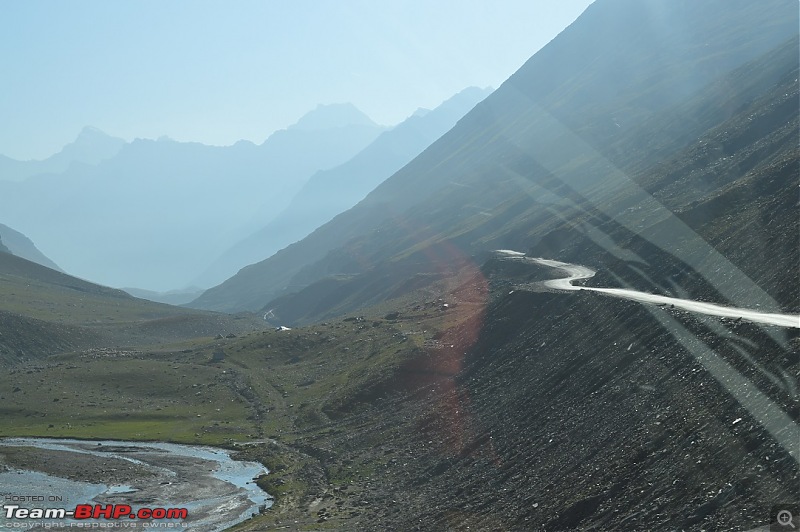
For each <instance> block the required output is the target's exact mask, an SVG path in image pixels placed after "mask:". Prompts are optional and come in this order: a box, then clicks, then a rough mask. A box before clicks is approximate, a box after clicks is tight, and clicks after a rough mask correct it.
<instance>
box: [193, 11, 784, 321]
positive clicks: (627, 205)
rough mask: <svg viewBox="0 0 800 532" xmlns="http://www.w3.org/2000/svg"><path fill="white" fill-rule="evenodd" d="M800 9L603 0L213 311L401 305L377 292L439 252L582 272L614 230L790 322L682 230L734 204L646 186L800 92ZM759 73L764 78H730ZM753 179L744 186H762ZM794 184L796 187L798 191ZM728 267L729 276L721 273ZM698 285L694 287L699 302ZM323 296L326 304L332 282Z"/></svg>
mask: <svg viewBox="0 0 800 532" xmlns="http://www.w3.org/2000/svg"><path fill="white" fill-rule="evenodd" d="M796 11H797V10H796V6H794V5H793V4H791V3H790V2H768V3H766V4H764V5H759V6H754V5H752V4H748V3H746V2H735V3H728V2H707V3H702V4H698V3H695V2H678V3H671V2H658V1H653V2H633V1H621V0H620V1H608V2H597V3H595V4H593V5H592V6H591V7H590V8H589V9H588V10H587V12H586V13H585V14H584V15H582V16H581V17H580V18H579V19H578V20H577V21H576V22H575V23H574V24H573V25H572V26H570V27H569V28H568V29H567V30H565V31H564V32H562V34H561V35H559V36H558V38H556V39H555V40H554V41H553V42H551V43H550V44H549V45H548V46H546V47H545V48H544V49H542V50H541V51H540V52H539V53H537V54H536V55H535V56H534V57H533V58H531V59H530V60H529V61H528V62H527V63H526V64H525V65H524V66H523V67H522V68H521V69H520V70H519V71H518V72H517V73H516V74H515V75H514V76H512V77H511V78H510V79H509V80H508V81H507V82H506V83H505V84H503V86H502V87H500V88H499V89H498V90H497V91H495V93H494V94H492V95H491V96H490V97H489V98H487V99H486V100H485V101H484V102H482V103H481V104H479V105H478V106H477V107H476V108H475V109H474V110H473V111H472V112H470V113H469V114H468V115H467V116H466V117H465V118H464V119H462V120H461V121H460V122H459V123H458V125H457V126H456V127H454V128H453V129H452V130H451V131H450V132H449V133H448V134H447V135H445V136H444V137H442V138H441V139H440V140H439V141H437V142H436V143H434V145H433V146H431V148H429V149H428V150H426V151H425V152H424V153H423V154H421V155H420V156H419V157H417V158H416V159H415V160H414V161H412V162H411V163H409V164H408V165H407V166H405V167H404V168H403V169H401V170H400V171H399V172H397V173H396V174H395V175H394V176H392V177H391V178H390V179H388V180H387V181H385V182H384V183H383V184H382V185H380V186H379V187H378V188H376V189H375V190H374V191H373V192H372V193H371V194H369V196H367V198H365V199H364V200H363V201H362V202H361V203H359V204H358V205H357V206H355V207H354V208H353V209H351V210H350V211H348V212H346V213H343V214H341V215H339V216H337V217H336V218H334V219H333V220H332V221H331V222H330V223H328V224H326V225H324V226H322V227H320V228H319V229H318V230H316V231H315V232H314V233H312V234H311V235H309V236H308V237H307V238H306V239H304V240H303V241H301V242H298V243H297V244H294V245H292V246H289V247H288V248H286V249H284V250H282V251H280V252H278V253H276V254H275V255H274V256H273V257H271V258H269V259H267V260H265V261H263V262H261V263H258V264H255V265H252V266H250V267H248V268H245V269H243V270H242V271H241V272H239V274H237V275H236V276H234V277H233V278H231V279H229V280H228V281H226V282H225V283H223V284H222V285H220V286H219V287H216V288H214V289H211V290H209V291H207V292H206V293H205V294H204V296H203V297H202V298H201V299H200V300H199V301H198V302H197V303H198V304H200V305H203V306H207V307H208V308H217V309H225V310H235V309H259V308H262V307H264V306H265V305H266V307H265V308H266V309H273V308H276V306H279V305H277V304H278V303H280V301H278V302H276V304H268V302H269V301H270V300H271V299H274V298H275V297H277V296H280V295H282V294H288V293H292V292H296V291H297V290H300V289H303V288H305V287H309V286H310V285H313V283H315V282H316V281H318V280H321V279H323V278H326V277H328V276H332V275H335V276H337V277H335V278H332V279H335V283H334V284H342V283H344V284H342V286H341V289H340V290H339V291H338V292H335V296H334V295H331V296H330V298H329V299H330V301H335V302H336V303H335V304H331V305H330V306H328V307H326V306H325V305H320V304H319V303H318V302H316V303H315V308H314V309H309V308H302V309H300V308H296V304H294V303H292V304H291V306H292V307H293V310H292V311H288V310H287V311H286V313H285V315H283V316H282V319H284V320H286V321H288V322H291V321H294V320H298V319H301V316H302V317H303V319H307V320H313V319H315V317H321V316H324V315H326V314H329V313H336V312H340V311H342V310H352V309H354V308H358V307H359V306H361V305H363V304H365V303H367V302H376V301H379V300H380V299H381V297H386V296H388V294H390V293H395V292H394V289H393V288H392V289H383V290H382V291H381V292H379V293H382V294H383V296H381V295H379V294H376V293H375V288H376V287H381V286H383V287H386V286H392V287H393V286H395V285H396V284H398V283H402V280H403V279H405V278H407V277H408V276H410V275H415V274H417V273H431V272H436V271H441V270H442V269H443V266H442V265H441V264H439V263H438V262H437V261H436V260H434V261H431V260H429V259H428V258H427V257H428V256H436V255H437V253H436V252H435V250H436V249H439V248H440V247H441V246H452V247H453V249H455V250H457V253H458V254H459V255H460V256H463V257H466V258H469V257H475V256H479V255H480V253H481V252H484V251H488V250H490V249H493V248H500V247H507V248H513V249H523V250H525V249H529V248H531V247H541V246H542V245H548V246H551V247H550V248H549V250H550V251H551V252H553V253H556V254H558V255H559V256H564V257H567V256H569V253H570V251H572V250H579V249H582V248H581V245H580V242H588V243H592V242H594V240H593V239H599V240H600V241H602V242H605V240H604V239H605V238H606V237H607V236H608V235H609V234H610V233H609V231H614V232H615V235H617V233H616V232H618V236H615V237H614V238H621V239H623V240H630V239H631V238H635V237H636V236H638V237H639V238H641V239H643V240H645V241H647V242H649V243H650V245H651V246H653V249H655V250H660V252H666V253H667V254H668V255H670V256H672V259H670V260H667V258H668V257H667V256H659V259H658V262H659V264H665V263H667V262H668V263H669V264H670V265H671V266H670V268H665V269H664V270H662V271H661V272H660V275H676V274H677V273H678V272H680V271H682V270H684V269H685V270H686V271H689V270H691V271H694V272H696V273H697V274H698V275H697V277H698V278H701V279H704V281H702V282H701V283H700V284H702V285H703V286H704V287H705V288H703V289H702V290H703V291H709V290H710V291H711V292H713V293H715V294H717V295H718V296H719V297H720V298H721V299H723V300H726V301H733V302H735V301H742V300H746V299H747V300H750V301H757V302H758V303H757V304H759V305H761V306H763V307H766V308H776V309H777V308H781V307H784V308H785V307H787V305H791V302H790V299H791V298H787V297H786V296H785V295H782V294H781V291H780V290H777V289H776V288H774V287H773V288H770V287H769V286H766V285H765V286H760V285H759V284H758V283H757V282H753V281H752V280H751V279H750V277H749V276H748V275H747V274H745V273H743V270H742V268H745V270H746V271H752V270H753V269H754V268H757V267H758V266H747V265H746V264H744V263H742V262H741V261H740V262H739V263H736V264H734V263H733V262H731V260H730V259H729V258H728V257H726V256H724V255H723V254H722V253H720V251H718V250H717V249H716V248H715V247H714V246H715V245H718V244H719V242H714V241H706V239H705V238H704V237H703V236H702V235H701V234H698V233H697V231H698V230H700V231H701V232H702V231H704V230H705V229H703V228H701V227H700V225H699V224H694V225H689V223H687V222H690V221H691V220H689V219H686V220H684V219H683V218H682V217H681V214H680V213H681V212H682V211H684V210H686V209H688V208H689V207H690V205H689V203H690V202H691V201H696V200H700V201H710V200H711V196H715V195H718V194H719V193H721V191H720V190H719V189H715V190H713V191H712V190H709V188H708V187H707V186H705V185H702V186H701V185H700V184H699V183H695V182H692V186H693V187H694V186H696V187H697V188H695V189H694V190H692V189H691V188H689V189H686V191H687V192H689V193H687V194H686V195H685V196H684V197H683V200H682V201H683V203H680V202H674V201H673V202H667V203H664V202H662V201H661V200H660V199H659V198H658V197H657V196H655V195H654V194H653V192H655V191H651V190H649V189H647V187H646V183H647V182H648V179H649V178H648V175H647V174H648V173H649V172H652V171H653V165H655V164H657V163H659V162H662V161H663V160H665V159H666V158H669V157H672V156H677V157H680V156H679V155H676V154H678V153H679V152H680V151H681V150H684V149H686V147H687V145H689V144H690V143H692V142H698V137H699V136H700V135H702V134H704V133H705V132H708V131H711V130H713V129H714V128H716V127H719V126H720V125H721V124H722V123H724V122H725V121H726V120H737V121H738V120H741V119H742V116H740V115H737V113H739V112H741V111H742V108H741V107H742V106H743V105H749V104H751V103H752V101H751V100H752V99H753V98H769V97H770V96H769V95H768V94H767V93H766V92H765V91H767V90H768V89H770V88H771V87H772V85H770V84H771V83H774V82H777V81H778V80H779V79H783V77H785V76H788V77H791V69H792V68H793V67H794V66H793V64H792V61H793V60H794V58H793V57H792V55H791V45H789V46H788V47H785V48H782V49H783V50H784V52H783V53H784V56H782V57H783V59H777V58H776V57H777V56H775V55H773V54H780V52H777V51H773V52H772V53H770V50H775V49H776V47H779V46H780V45H781V43H784V42H785V41H786V40H787V39H789V38H791V37H792V36H794V35H796V33H797V28H796V24H794V22H795V21H796V19H797V13H796ZM787 50H788V52H787ZM765 54H766V55H765ZM787 54H788V55H787ZM751 61H755V62H754V63H753V64H751V65H750V67H748V68H750V69H751V70H750V71H749V73H747V74H743V73H741V72H740V73H739V74H738V77H736V75H734V74H731V72H732V71H733V70H734V69H735V68H743V65H745V64H748V63H749V62H751ZM762 61H767V63H765V64H764V65H763V68H762V67H760V66H759V63H760V62H762ZM777 63H781V66H777ZM769 65H771V66H769ZM795 65H796V62H795ZM727 76H734V77H727ZM753 76H754V77H753ZM748 79H752V80H756V81H752V82H751V81H747V80H748ZM787 79H788V78H787ZM791 79H794V78H791ZM758 80H760V81H758ZM789 117H790V118H791V113H790V115H789ZM788 127H789V130H788V131H791V127H792V126H791V124H790V125H789V126H788ZM747 138H749V139H751V140H752V141H755V139H753V138H752V134H750V136H749V137H747ZM775 141H776V142H778V143H780V142H781V141H779V140H777V139H776V140H775ZM780 146H781V147H779V146H778V145H775V146H772V147H771V148H770V149H772V150H776V151H778V152H785V150H787V149H788V146H789V144H787V143H786V142H784V143H783V144H780ZM729 149H730V148H729ZM718 153H719V154H720V158H721V157H725V156H726V155H725V153H724V151H723V152H718ZM787 156H788V157H790V159H791V154H788V155H787ZM790 159H789V160H790ZM751 162H752V161H751ZM763 162H765V161H763ZM788 164H791V162H789V163H788ZM747 170H748V169H745V168H742V169H739V173H738V174H737V175H738V177H739V178H745V179H748V180H752V178H753V176H749V177H746V174H747ZM784 175H788V174H784ZM730 179H732V177H729V180H730ZM781 183H783V184H782V185H777V186H783V187H784V188H786V186H788V184H787V183H786V182H785V178H784V181H781ZM704 186H705V188H703V187H704ZM718 186H723V185H722V184H721V183H719V184H718ZM756 188H758V187H756ZM762 190H765V189H762ZM690 191H691V192H690ZM688 197H692V199H691V200H688ZM700 198H705V199H700ZM675 199H677V198H675ZM642 213H646V214H647V216H645V217H644V218H643V217H642ZM603 224H610V226H613V227H605V226H603ZM612 240H614V239H612ZM553 242H555V244H551V243H553ZM615 242H616V240H615ZM617 244H618V242H617ZM617 244H615V245H617ZM593 245H597V244H596V243H594V244H593ZM600 247H602V246H600ZM745 247H746V245H745ZM590 249H591V246H590ZM603 249H605V248H603ZM575 252H576V253H577V251H575ZM584 256H585V257H587V258H588V256H587V254H584ZM591 258H592V260H595V261H603V262H602V264H603V265H605V264H606V263H607V262H608V261H610V260H617V259H616V256H615V254H614V250H607V249H606V250H605V251H604V253H597V254H594V255H593V256H591ZM788 260H791V257H790V256H787V257H786V259H785V260H784V264H786V263H787V261H788ZM744 262H746V261H744ZM596 265H598V266H599V265H600V264H599V263H596ZM672 268H676V269H672ZM717 268H723V270H724V271H725V272H726V273H725V274H724V275H718V274H715V273H714V272H713V271H711V270H714V269H717ZM445 269H447V268H445ZM668 272H669V273H668ZM387 276H388V277H387ZM378 279H383V280H384V281H385V280H386V279H389V282H388V283H387V282H384V281H381V282H378ZM663 282H666V281H663ZM687 282H688V281H687ZM703 283H705V284H703ZM667 284H669V283H667ZM689 285H692V283H689V284H687V285H686V286H684V287H682V289H686V290H689V291H690V293H691V290H700V288H699V286H694V285H692V286H689ZM325 287H326V288H325V291H326V293H328V292H327V291H329V290H331V289H332V280H330V279H329V280H326V281H325ZM310 290H312V291H313V290H314V288H313V287H312V288H310ZM766 290H770V292H769V293H768V292H767V291H766ZM358 293H361V294H363V296H356V295H354V294H358ZM336 296H341V297H336ZM289 299H291V298H289ZM311 299H314V300H315V301H316V299H315V298H313V297H312V298H311ZM776 300H779V301H780V303H778V302H776ZM281 301H283V300H281Z"/></svg>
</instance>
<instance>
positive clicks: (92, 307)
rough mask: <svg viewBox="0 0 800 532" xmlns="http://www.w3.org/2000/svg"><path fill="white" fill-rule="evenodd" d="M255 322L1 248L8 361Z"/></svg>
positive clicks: (0, 298) (210, 332)
mask: <svg viewBox="0 0 800 532" xmlns="http://www.w3.org/2000/svg"><path fill="white" fill-rule="evenodd" d="M256 326H260V324H259V321H258V320H257V319H255V318H252V317H238V318H237V317H232V316H224V315H219V314H213V313H209V312H198V311H191V310H187V309H182V308H178V307H172V306H169V305H162V304H158V303H152V302H150V301H145V300H143V299H136V298H134V297H131V296H130V295H128V294H126V293H125V292H123V291H121V290H115V289H112V288H107V287H103V286H99V285H96V284H93V283H90V282H87V281H83V280H81V279H77V278H75V277H71V276H69V275H66V274H64V273H61V272H57V271H55V270H51V269H49V268H46V267H44V266H41V265H39V264H36V263H33V262H30V261H28V260H25V259H22V258H20V257H15V256H13V255H9V254H6V253H0V357H2V359H3V360H4V361H6V362H11V361H22V360H25V359H28V358H33V359H37V358H43V357H46V356H49V355H52V354H58V353H62V352H66V351H71V350H75V349H83V348H89V347H119V346H130V345H149V344H164V343H171V342H180V341H185V340H187V339H192V338H197V337H213V336H216V335H217V334H223V335H226V334H229V333H240V332H242V331H246V330H252V328H253V327H256Z"/></svg>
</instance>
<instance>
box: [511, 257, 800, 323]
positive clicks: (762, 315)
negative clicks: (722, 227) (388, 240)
mask: <svg viewBox="0 0 800 532" xmlns="http://www.w3.org/2000/svg"><path fill="white" fill-rule="evenodd" d="M497 253H498V254H499V255H500V256H502V257H505V258H511V259H517V260H524V261H528V262H532V263H534V264H541V265H542V266H550V267H551V268H558V269H559V270H562V271H564V272H565V273H567V275H568V277H564V278H562V279H553V280H550V281H545V282H544V285H545V286H547V287H548V288H554V289H557V290H571V291H574V290H589V291H591V292H599V293H601V294H606V295H609V296H613V297H620V298H623V299H630V300H633V301H638V302H640V303H653V304H657V305H658V304H661V305H674V306H675V307H678V308H682V309H685V310H689V311H691V312H698V313H700V314H708V315H710V316H720V317H723V318H741V319H744V320H748V321H752V322H756V323H766V324H768V325H778V326H780V327H793V328H797V329H800V316H798V315H795V314H774V313H766V312H758V311H756V310H750V309H744V308H736V307H725V306H722V305H716V304H714V303H705V302H702V301H692V300H691V299H680V298H677V297H669V296H660V295H656V294H648V293H647V292H639V291H638V290H627V289H624V288H595V287H591V286H574V285H573V284H572V283H573V282H574V281H578V280H581V279H589V278H591V277H593V276H594V274H595V272H594V270H591V269H589V268H587V267H585V266H580V265H577V264H569V263H567V262H559V261H557V260H550V259H541V258H534V257H527V256H525V254H524V253H520V252H519V251H512V250H510V249H498V250H497Z"/></svg>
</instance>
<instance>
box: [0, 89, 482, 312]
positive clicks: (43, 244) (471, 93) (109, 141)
mask: <svg viewBox="0 0 800 532" xmlns="http://www.w3.org/2000/svg"><path fill="white" fill-rule="evenodd" d="M489 92H490V91H489V90H482V89H474V88H473V89H469V90H467V91H464V92H462V93H460V94H459V95H457V96H454V97H453V98H452V99H451V100H448V102H445V103H444V104H443V105H442V108H441V109H435V110H433V111H430V112H427V113H415V114H414V115H412V116H411V117H409V118H408V120H407V121H404V122H403V123H402V124H400V125H399V126H398V127H395V128H390V127H386V126H382V125H379V124H376V123H375V122H374V121H373V120H371V119H370V118H369V117H368V116H367V115H366V114H364V113H363V112H362V111H360V110H359V109H357V108H356V107H355V106H354V105H352V104H350V103H341V104H329V105H318V106H316V108H314V109H313V110H311V111H310V112H308V113H307V114H305V115H304V116H302V117H301V118H300V119H299V120H298V121H297V123H295V124H293V125H291V126H289V127H287V128H286V129H284V130H280V131H277V132H275V133H273V134H272V135H270V137H269V138H268V139H267V140H266V141H264V143H262V144H261V145H255V144H253V143H251V142H247V141H241V142H238V143H236V144H234V145H232V146H227V147H216V146H206V145H203V144H200V143H186V142H177V141H174V140H171V139H169V138H166V137H163V138H160V139H158V140H155V141H154V140H145V139H137V140H135V141H133V142H130V143H129V142H125V141H124V140H122V139H119V138H115V137H112V136H110V135H107V134H105V133H103V132H102V131H100V130H98V129H96V128H93V127H86V128H84V129H83V131H82V132H81V133H80V135H79V136H78V137H77V139H76V140H75V141H74V142H72V143H70V144H69V145H67V146H65V147H64V148H63V149H62V150H61V151H60V152H58V153H57V154H55V155H53V156H51V157H49V158H47V159H45V160H42V161H15V160H12V159H9V158H0V178H2V179H0V212H2V219H3V221H5V222H7V223H8V224H9V225H10V226H12V227H14V228H19V230H20V231H22V232H23V233H24V234H25V235H26V236H27V237H29V238H31V239H32V240H33V241H34V242H36V244H37V245H38V246H39V248H40V249H42V250H44V251H45V254H47V255H48V256H50V257H53V260H55V261H56V262H57V263H59V264H61V265H62V266H63V267H64V268H65V270H66V271H68V272H69V273H71V274H74V275H77V276H79V277H81V278H85V279H90V280H92V281H94V282H98V283H101V284H104V285H107V286H113V287H130V288H132V289H144V290H149V291H155V292H167V291H173V290H183V289H186V288H189V291H188V292H186V291H185V290H183V292H184V293H194V294H195V295H197V290H198V288H197V287H198V286H199V287H202V288H207V287H210V286H213V285H215V284H218V283H220V282H222V281H224V280H225V279H226V278H228V277H230V276H231V275H233V274H235V273H236V272H237V271H238V269H239V268H242V267H244V266H247V265H248V264H250V263H252V262H257V261H259V260H263V259H265V258H267V257H268V256H270V255H271V254H272V253H274V252H275V251H277V250H278V249H280V248H282V247H284V246H286V245H289V244H291V243H292V242H294V241H295V240H297V239H299V238H302V237H303V236H305V235H306V234H308V233H309V232H311V231H312V230H313V229H315V228H316V227H317V226H319V225H320V224H322V223H324V222H326V221H327V220H329V219H330V218H331V217H333V216H335V215H336V214H338V213H340V212H342V211H344V210H346V209H347V208H349V207H351V206H352V205H353V204H355V203H356V202H357V201H359V200H360V199H361V198H363V196H365V195H366V194H367V193H368V192H369V191H370V190H371V189H372V188H374V187H375V186H376V185H378V184H379V183H380V182H381V181H382V180H384V179H386V178H387V177H389V176H390V175H391V174H392V173H393V172H394V171H396V170H397V169H399V168H400V167H401V166H402V165H403V164H405V163H407V162H408V161H410V160H411V159H412V158H413V157H414V156H416V155H417V154H418V153H419V152H421V151H422V150H423V149H424V148H425V147H427V146H428V145H429V144H430V143H431V142H433V141H434V140H436V138H438V137H439V136H440V135H442V134H443V133H445V132H446V131H447V130H448V129H449V128H450V127H452V126H453V125H454V124H455V122H456V120H458V119H459V118H460V117H461V116H463V115H464V114H465V113H466V112H467V111H469V110H470V109H471V108H472V107H473V106H474V105H475V104H476V103H477V102H479V101H480V100H481V99H482V98H483V97H485V96H486V95H487V94H488V93H489ZM422 115H424V116H422ZM373 142H374V143H375V146H372V144H373ZM362 152H363V153H362ZM351 160H352V162H350V163H348V162H349V161H351ZM346 163H348V164H350V166H342V165H345V164H346ZM336 168H339V170H335V169H336ZM337 172H338V173H337ZM298 194H299V195H298ZM296 195H298V196H297V197H295V196H296ZM293 198H294V199H293ZM287 209H288V210H287ZM270 223H272V225H271V226H270V225H269V224H270ZM259 235H260V236H259ZM248 239H249V240H248ZM239 242H242V243H241V244H238V246H239V247H238V248H237V247H236V245H237V243H239ZM226 249H231V251H229V252H227V254H224V253H223V252H224V251H225V250H226ZM237 249H239V250H240V251H236V250H237ZM242 249H244V251H241V250H242ZM134 291H135V290H134ZM139 293H140V294H142V295H145V294H150V293H151V292H139ZM184 297H185V296H184ZM152 298H154V299H157V297H156V296H153V297H152ZM189 299H191V298H189ZM166 300H168V301H172V302H175V301H179V302H186V301H184V300H182V299H180V297H179V298H178V299H175V298H174V297H173V296H172V295H171V294H170V295H169V296H168V298H167V299H166ZM187 300H188V299H187Z"/></svg>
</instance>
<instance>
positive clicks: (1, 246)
mask: <svg viewBox="0 0 800 532" xmlns="http://www.w3.org/2000/svg"><path fill="white" fill-rule="evenodd" d="M0 253H11V252H10V251H9V250H8V248H7V247H6V246H5V245H4V244H3V236H2V235H0Z"/></svg>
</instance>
